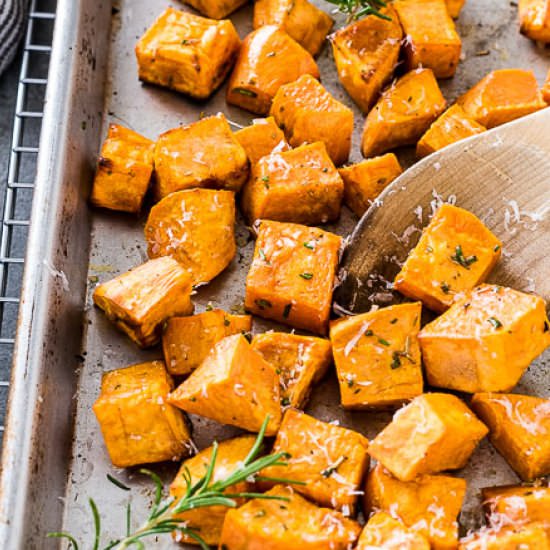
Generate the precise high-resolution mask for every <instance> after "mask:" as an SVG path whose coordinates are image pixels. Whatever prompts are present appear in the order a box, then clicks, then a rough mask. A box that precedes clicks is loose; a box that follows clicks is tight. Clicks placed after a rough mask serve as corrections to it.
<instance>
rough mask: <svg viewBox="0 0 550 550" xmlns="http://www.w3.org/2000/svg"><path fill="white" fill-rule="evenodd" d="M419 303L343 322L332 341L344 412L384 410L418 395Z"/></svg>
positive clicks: (332, 332)
mask: <svg viewBox="0 0 550 550" xmlns="http://www.w3.org/2000/svg"><path fill="white" fill-rule="evenodd" d="M421 310H422V305H421V304H420V302H416V303H410V304H401V305H396V306H391V307H386V308H381V309H378V310H376V311H372V312H369V313H363V314H361V315H354V316H353V317H343V318H342V319H340V320H338V321H333V322H332V323H331V325H330V341H331V342H332V350H333V354H334V362H335V363H336V372H337V374H338V382H339V384H340V396H341V397H340V399H341V402H342V405H343V406H344V408H346V409H363V408H377V407H381V408H386V407H388V406H390V407H391V406H394V405H399V404H401V403H403V402H405V401H408V400H409V399H412V398H413V397H416V396H417V395H420V394H421V393H422V365H421V361H420V347H419V345H418V340H417V335H418V331H419V330H420V314H421Z"/></svg>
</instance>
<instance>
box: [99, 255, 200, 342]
mask: <svg viewBox="0 0 550 550" xmlns="http://www.w3.org/2000/svg"><path fill="white" fill-rule="evenodd" d="M191 290H192V281H191V277H190V276H189V273H187V271H186V270H185V269H184V268H183V267H182V266H181V265H180V264H179V263H178V262H176V260H174V259H173V258H170V257H164V258H157V259H156V260H149V261H148V262H146V263H144V264H142V265H140V266H138V267H136V268H135V269H132V270H130V271H128V272H126V273H124V274H122V275H119V276H118V277H115V278H114V279H112V280H110V281H107V282H106V283H102V284H100V285H99V286H97V287H96V289H95V291H94V295H93V299H94V303H95V304H96V306H98V307H99V308H101V309H102V310H103V311H104V312H105V315H106V316H107V318H108V319H109V320H110V321H112V322H113V323H114V324H115V325H116V326H117V327H118V328H119V329H121V330H122V331H124V332H125V333H126V334H127V335H128V336H129V337H130V338H131V339H132V340H133V341H134V342H135V343H136V344H137V345H138V346H140V347H142V348H146V347H149V346H152V345H154V344H156V343H157V342H158V341H159V339H160V335H161V330H162V325H163V323H164V322H165V321H166V320H167V319H169V318H170V317H174V316H176V315H191V314H192V313H193V304H192V303H191Z"/></svg>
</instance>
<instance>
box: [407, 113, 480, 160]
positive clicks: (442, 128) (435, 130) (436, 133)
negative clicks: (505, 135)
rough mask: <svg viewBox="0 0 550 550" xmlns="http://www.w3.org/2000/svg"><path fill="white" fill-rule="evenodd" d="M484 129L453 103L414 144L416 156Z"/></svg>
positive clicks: (441, 147)
mask: <svg viewBox="0 0 550 550" xmlns="http://www.w3.org/2000/svg"><path fill="white" fill-rule="evenodd" d="M486 129H487V128H485V126H482V125H481V124H479V123H478V122H476V121H475V120H474V119H473V118H471V117H470V116H468V115H467V114H466V112H465V111H464V109H463V108H462V107H461V106H460V105H453V106H452V107H449V109H447V110H446V111H445V112H444V113H443V114H442V115H441V116H440V117H439V118H438V119H437V120H436V121H435V122H434V123H433V124H432V125H431V126H430V128H429V129H428V131H427V132H426V133H425V134H424V135H423V136H422V137H421V138H420V141H419V142H418V143H417V144H416V156H417V157H425V156H427V155H430V154H431V153H434V152H435V151H439V149H443V147H446V146H447V145H450V144H451V143H456V142H457V141H460V140H462V139H465V138H467V137H470V136H475V135H477V134H481V132H485V130H486Z"/></svg>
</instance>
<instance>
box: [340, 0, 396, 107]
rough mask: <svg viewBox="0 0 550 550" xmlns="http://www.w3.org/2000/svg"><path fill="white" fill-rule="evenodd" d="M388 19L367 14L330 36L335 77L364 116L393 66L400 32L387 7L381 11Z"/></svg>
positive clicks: (393, 11)
mask: <svg viewBox="0 0 550 550" xmlns="http://www.w3.org/2000/svg"><path fill="white" fill-rule="evenodd" d="M381 11H382V13H384V15H386V16H387V17H389V18H390V20H389V21H388V20H386V19H382V18H380V17H377V16H375V15H370V16H368V17H365V18H364V19H360V20H359V21H356V22H354V23H352V24H351V25H348V26H347V27H344V28H343V29H340V30H338V31H336V32H335V33H334V34H332V35H331V36H330V42H331V44H332V53H333V54H334V61H335V63H336V69H337V70H338V78H339V79H340V82H341V83H342V86H344V88H345V89H346V91H347V92H348V94H349V95H350V96H351V98H352V99H353V101H355V103H357V105H358V106H359V108H360V109H361V110H362V111H363V112H364V113H367V112H368V111H369V109H370V108H371V107H372V106H373V104H374V102H375V101H376V100H377V99H378V94H379V93H380V90H381V89H382V86H384V85H385V84H386V83H387V82H388V81H389V80H390V78H391V76H392V74H393V69H394V67H395V66H396V65H397V61H398V58H399V50H400V49H401V39H402V38H403V30H402V29H401V25H400V24H399V19H398V17H397V14H396V12H395V10H394V9H393V8H392V7H391V4H390V5H389V6H388V7H386V8H384V9H382V10H381Z"/></svg>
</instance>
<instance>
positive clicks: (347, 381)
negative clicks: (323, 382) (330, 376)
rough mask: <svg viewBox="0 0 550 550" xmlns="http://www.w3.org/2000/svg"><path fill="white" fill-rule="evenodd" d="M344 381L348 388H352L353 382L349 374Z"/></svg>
mask: <svg viewBox="0 0 550 550" xmlns="http://www.w3.org/2000/svg"><path fill="white" fill-rule="evenodd" d="M346 383H347V385H348V388H353V384H355V382H354V381H353V378H352V377H351V376H348V378H347V379H346Z"/></svg>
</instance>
